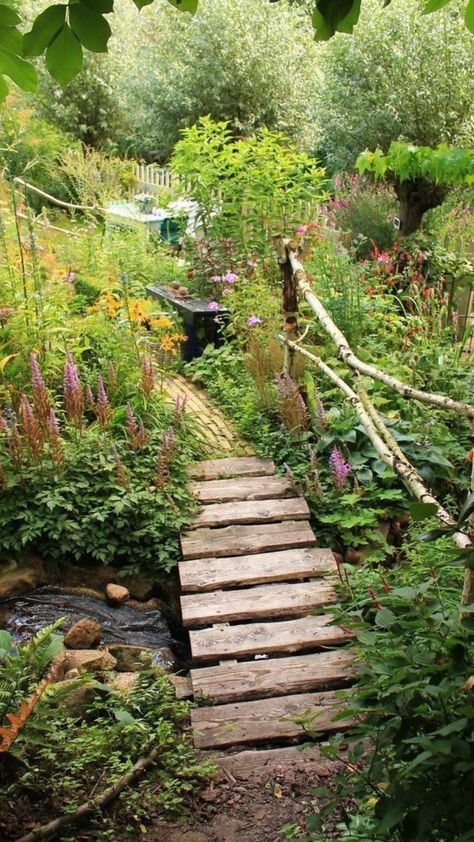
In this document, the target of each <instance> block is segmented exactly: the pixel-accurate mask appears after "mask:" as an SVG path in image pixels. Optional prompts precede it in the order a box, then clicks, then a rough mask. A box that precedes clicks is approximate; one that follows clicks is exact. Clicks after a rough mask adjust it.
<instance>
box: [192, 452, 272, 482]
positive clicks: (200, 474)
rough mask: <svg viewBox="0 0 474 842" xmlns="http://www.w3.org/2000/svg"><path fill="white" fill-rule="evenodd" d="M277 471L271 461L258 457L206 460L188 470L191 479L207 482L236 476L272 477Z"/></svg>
mask: <svg viewBox="0 0 474 842" xmlns="http://www.w3.org/2000/svg"><path fill="white" fill-rule="evenodd" d="M275 471H276V469H275V465H274V463H273V462H272V461H271V459H259V458H258V457H257V456H241V457H237V456H236V457H229V458H226V459H205V460H204V461H203V462H198V463H197V464H195V465H191V466H190V467H189V468H188V474H189V476H190V477H192V478H193V479H206V480H207V479H221V478H223V477H235V476H254V477H255V476H270V475H272V474H274V473H275Z"/></svg>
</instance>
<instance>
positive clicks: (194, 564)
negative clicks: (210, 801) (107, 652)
mask: <svg viewBox="0 0 474 842" xmlns="http://www.w3.org/2000/svg"><path fill="white" fill-rule="evenodd" d="M190 475H191V482H190V485H191V488H190V490H191V491H192V493H193V494H194V495H195V497H196V498H197V500H198V501H199V504H200V506H199V509H198V512H197V515H196V517H195V520H194V523H193V524H192V527H190V528H189V529H188V530H187V531H186V532H183V533H182V535H181V548H182V556H183V561H182V562H181V563H180V565H179V574H180V580H181V589H182V596H181V609H182V618H183V624H184V626H185V627H186V628H187V629H189V636H190V644H191V655H192V661H193V668H192V669H191V682H192V692H193V696H194V698H195V699H199V698H203V699H204V700H205V701H206V706H203V707H199V708H196V709H194V710H193V711H192V728H193V735H194V743H195V746H196V748H199V749H210V750H219V751H222V750H223V749H226V753H225V754H222V755H221V758H220V761H219V762H220V765H223V766H224V767H226V766H227V767H229V768H230V769H233V770H234V772H235V770H236V769H237V770H238V769H239V768H242V767H245V768H248V766H249V765H250V766H252V765H254V764H255V763H256V764H257V765H258V763H259V762H262V763H265V764H267V765H268V763H269V762H270V761H271V762H280V761H281V762H283V763H284V764H286V763H287V762H292V763H294V762H298V763H299V761H296V760H295V758H297V756H299V757H300V758H301V764H302V765H303V766H304V765H305V764H307V759H308V755H307V752H306V751H305V752H299V751H298V752H297V751H296V750H295V748H292V747H291V746H292V745H293V744H294V743H297V742H301V741H304V740H305V737H306V731H305V728H304V727H303V725H302V724H301V723H300V722H298V721H297V720H298V718H299V717H306V719H307V727H308V728H310V730H312V731H317V732H318V733H321V734H322V735H324V734H328V733H330V732H334V731H336V730H340V729H343V728H344V725H346V726H347V724H348V723H347V722H346V723H344V722H338V723H334V722H333V717H334V715H335V714H336V713H337V711H338V709H339V707H340V705H341V704H342V701H341V698H340V695H339V693H338V694H336V692H335V691H336V690H339V689H340V688H345V687H347V686H348V685H349V684H350V682H351V678H352V676H353V659H354V656H353V652H352V651H351V650H350V649H349V648H347V646H346V645H345V644H346V643H347V640H348V638H347V633H346V632H344V631H343V630H342V629H341V628H339V627H338V626H337V625H336V624H335V622H334V617H333V615H331V613H321V609H323V608H325V607H327V606H331V605H333V604H334V603H335V602H336V594H335V590H334V583H335V577H336V575H337V568H336V562H335V559H334V556H333V553H332V552H331V550H328V549H321V548H319V547H317V546H316V539H315V535H314V533H313V531H312V529H311V526H310V524H309V509H308V505H307V503H306V501H305V500H304V498H302V497H298V496H296V495H295V493H294V491H293V489H292V487H291V484H290V483H289V481H288V480H287V479H286V478H285V477H281V476H277V475H276V470H275V465H274V464H273V462H272V461H270V460H267V459H260V458H257V457H255V456H246V457H241V458H238V457H228V458H224V459H212V460H206V461H203V462H200V463H198V464H196V465H195V466H193V467H192V468H191V470H190ZM318 610H319V611H320V613H319V614H318V613H317V612H318ZM346 692H347V691H346ZM275 746H277V747H276V748H275ZM282 746H283V748H282ZM285 746H286V747H285ZM255 747H265V750H264V751H259V750H258V749H257V750H256V749H255ZM268 747H270V750H268ZM249 748H251V749H252V750H251V751H249V750H248V749H249ZM237 749H241V750H240V751H239V752H238V753H237V754H236V753H234V752H236V751H237ZM242 749H244V750H242ZM314 751H315V752H316V753H317V756H318V757H319V753H318V752H317V749H314ZM229 764H230V765H229ZM301 764H300V765H301Z"/></svg>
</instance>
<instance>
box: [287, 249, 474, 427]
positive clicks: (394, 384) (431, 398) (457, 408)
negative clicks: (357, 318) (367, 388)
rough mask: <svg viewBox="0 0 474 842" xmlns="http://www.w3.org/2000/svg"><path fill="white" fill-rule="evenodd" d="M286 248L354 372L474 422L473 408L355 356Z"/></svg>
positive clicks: (305, 290)
mask: <svg viewBox="0 0 474 842" xmlns="http://www.w3.org/2000/svg"><path fill="white" fill-rule="evenodd" d="M283 244H284V246H285V247H286V254H287V258H288V261H289V262H290V265H291V268H292V271H293V276H294V277H295V279H296V281H297V285H298V288H299V290H300V291H301V292H302V294H303V295H304V297H305V298H306V301H307V302H308V304H309V305H310V307H311V308H312V310H314V312H315V314H316V316H317V317H318V319H319V321H320V323H321V325H322V327H323V328H324V330H325V331H326V333H327V334H328V335H329V336H330V337H331V339H332V340H333V341H334V343H335V345H336V347H337V352H338V355H339V357H340V359H341V360H343V361H344V362H345V363H346V364H347V365H348V366H349V367H350V368H352V369H355V370H356V371H359V372H361V374H366V375H367V376H368V377H371V378H372V379H373V380H378V381H379V382H380V383H384V384H385V385H386V386H388V387H389V388H391V389H393V390H394V391H396V392H398V393H399V394H400V395H402V396H403V397H404V398H411V399H413V400H416V401H419V402H420V403H424V404H428V405H430V406H437V407H439V408H440V409H445V410H449V411H450V412H457V413H458V414H459V415H464V416H465V417H466V418H470V419H473V420H474V406H472V405H471V404H468V403H463V402H462V401H457V400H454V399H453V398H449V397H447V396H446V395H439V394H436V393H433V392H431V393H430V392H423V391H421V390H420V389H415V388H414V387H413V386H408V385H407V384H406V383H403V382H402V381H401V380H398V379H397V378H396V377H393V376H392V375H391V374H385V372H383V371H380V370H379V369H378V368H375V366H373V365H370V364H369V363H364V362H362V360H360V359H359V358H358V357H357V356H356V355H355V354H354V352H353V351H352V349H351V347H350V345H349V343H348V341H347V339H346V337H345V336H344V334H343V333H342V331H341V330H339V328H338V327H337V325H335V324H334V322H333V320H332V319H331V317H330V315H329V313H328V312H327V310H326V309H325V307H324V306H323V304H322V303H321V301H320V300H319V298H318V297H317V295H316V294H315V293H314V291H313V289H312V287H311V285H310V283H309V281H308V278H307V276H306V272H305V269H304V266H303V264H302V263H301V261H300V260H299V258H298V255H297V253H296V251H295V249H294V248H293V247H292V243H291V240H283ZM279 260H280V262H281V260H282V257H280V258H279Z"/></svg>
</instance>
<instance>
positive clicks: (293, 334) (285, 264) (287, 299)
mask: <svg viewBox="0 0 474 842" xmlns="http://www.w3.org/2000/svg"><path fill="white" fill-rule="evenodd" d="M274 242H275V245H276V248H277V250H278V265H279V267H280V275H281V286H282V293H283V316H284V320H285V321H284V324H283V330H284V331H285V336H286V337H287V339H289V340H290V341H291V342H295V341H296V339H297V338H298V335H299V330H298V283H297V279H296V278H295V275H294V273H293V269H292V266H291V262H290V258H289V254H288V246H287V245H286V243H284V242H283V239H282V238H281V237H275V238H274ZM293 360H294V351H293V349H292V348H291V347H290V346H289V345H288V344H287V343H285V350H284V358H283V371H284V372H286V373H287V374H289V375H290V377H291V374H292V369H293Z"/></svg>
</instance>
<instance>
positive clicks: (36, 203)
mask: <svg viewBox="0 0 474 842" xmlns="http://www.w3.org/2000/svg"><path fill="white" fill-rule="evenodd" d="M75 145H76V141H74V140H73V138H72V137H71V136H70V135H68V134H66V133H64V132H62V131H61V130H60V129H58V128H55V127H54V126H52V125H51V124H50V123H47V122H46V120H42V119H40V118H37V117H34V116H33V114H32V112H31V110H29V109H26V108H22V107H15V106H10V107H4V114H3V118H2V124H1V131H0V147H1V153H2V161H3V167H4V171H6V173H7V174H8V176H9V177H10V178H13V177H14V176H20V178H24V179H26V181H29V182H31V183H32V184H33V185H34V186H35V187H39V188H40V189H41V190H44V191H45V192H46V193H50V194H52V195H53V196H55V197H56V198H57V199H62V200H64V201H70V199H71V194H72V193H73V190H72V184H71V182H70V180H69V179H68V177H67V176H66V174H65V173H61V172H60V170H59V167H58V163H59V160H60V157H61V155H62V154H63V153H64V152H65V151H66V149H68V148H73V147H75ZM25 195H26V199H27V201H28V203H29V204H30V205H31V206H32V207H33V208H34V209H35V210H36V211H39V210H41V206H42V204H44V199H41V198H39V197H38V196H36V195H35V194H34V193H32V192H31V191H26V194H25Z"/></svg>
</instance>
